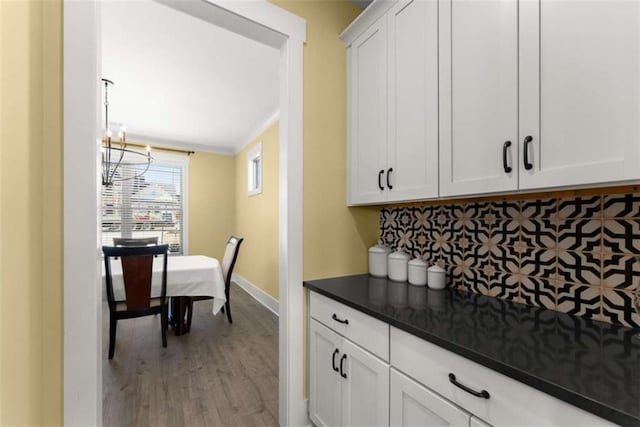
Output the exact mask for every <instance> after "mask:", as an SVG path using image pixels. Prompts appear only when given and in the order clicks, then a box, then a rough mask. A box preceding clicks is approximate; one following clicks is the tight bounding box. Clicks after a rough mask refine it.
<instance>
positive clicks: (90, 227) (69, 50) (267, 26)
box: [63, 0, 308, 425]
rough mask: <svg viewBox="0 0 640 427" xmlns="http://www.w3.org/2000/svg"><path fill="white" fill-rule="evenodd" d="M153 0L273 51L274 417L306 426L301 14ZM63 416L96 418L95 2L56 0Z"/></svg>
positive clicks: (76, 420)
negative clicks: (60, 9)
mask: <svg viewBox="0 0 640 427" xmlns="http://www.w3.org/2000/svg"><path fill="white" fill-rule="evenodd" d="M160 2H161V3H163V4H165V5H167V6H169V7H171V8H174V9H176V10H179V11H181V12H184V13H187V14H189V15H192V16H196V17H198V18H199V19H203V20H205V21H207V22H209V23H211V24H213V25H218V26H220V27H223V28H226V29H228V30H230V31H233V32H236V33H238V34H241V35H243V36H245V37H249V38H251V39H253V40H256V41H259V42H261V43H264V44H266V45H269V46H272V47H276V48H278V49H279V50H280V52H281V59H280V91H279V99H280V102H279V104H280V136H279V164H280V168H279V194H280V201H279V221H278V222H279V268H278V270H279V290H280V292H279V293H280V302H279V317H280V321H279V332H278V335H279V363H278V365H279V380H278V382H279V393H278V394H279V402H280V403H279V422H280V424H281V425H301V424H308V418H307V411H306V405H305V402H304V400H303V390H302V375H301V373H302V370H303V361H302V345H303V344H302V338H303V333H302V332H303V331H302V324H303V322H302V320H303V319H302V304H303V298H302V55H303V43H304V41H305V37H306V24H305V21H304V20H303V19H301V18H299V17H297V16H295V15H293V14H291V13H289V12H286V11H284V10H282V9H280V8H278V7H277V6H275V5H272V4H270V3H268V2H266V1H261V0H256V1H248V2H226V1H213V0H206V1H204V0H203V1H190V2H181V1H167V0H161V1H160ZM63 21H64V165H65V167H64V195H65V196H64V421H65V424H68V425H101V424H102V376H101V366H102V358H103V357H105V356H104V352H103V349H102V345H101V323H102V298H101V290H100V282H101V279H100V277H101V273H100V271H101V270H100V252H99V241H98V233H97V232H96V230H98V227H99V225H98V206H99V204H98V200H99V194H100V193H99V191H100V190H99V185H100V183H99V180H98V175H99V174H98V169H99V168H98V166H99V162H100V151H99V146H100V131H99V129H100V116H101V114H100V113H99V111H100V109H99V108H100V106H99V102H100V93H99V88H100V86H99V85H98V84H97V82H99V81H100V78H101V76H100V74H101V73H100V52H99V46H100V39H99V37H100V31H99V22H100V2H99V1H97V0H89V1H84V2H78V1H74V0H65V2H64V17H63Z"/></svg>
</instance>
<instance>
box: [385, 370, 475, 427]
mask: <svg viewBox="0 0 640 427" xmlns="http://www.w3.org/2000/svg"><path fill="white" fill-rule="evenodd" d="M390 402H391V408H390V416H391V417H390V425H391V426H403V427H404V426H460V427H462V426H464V427H467V426H469V421H470V415H469V414H468V413H467V412H465V411H463V410H462V409H460V408H458V407H457V406H456V405H454V404H453V403H451V402H449V401H448V400H446V399H444V398H442V397H440V396H439V395H437V394H435V393H434V392H432V391H431V390H429V389H428V388H426V387H424V386H422V385H421V384H418V383H417V382H415V381H414V380H412V379H411V378H409V377H407V376H406V375H404V374H402V373H400V372H398V371H396V370H395V369H393V368H391V400H390Z"/></svg>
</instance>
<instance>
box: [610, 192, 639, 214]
mask: <svg viewBox="0 0 640 427" xmlns="http://www.w3.org/2000/svg"><path fill="white" fill-rule="evenodd" d="M602 211H603V215H604V217H605V218H640V194H611V195H607V196H604V198H603V201H602Z"/></svg>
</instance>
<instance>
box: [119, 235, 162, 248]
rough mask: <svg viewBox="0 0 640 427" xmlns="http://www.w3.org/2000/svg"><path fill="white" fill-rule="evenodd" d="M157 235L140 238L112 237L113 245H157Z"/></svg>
mask: <svg viewBox="0 0 640 427" xmlns="http://www.w3.org/2000/svg"><path fill="white" fill-rule="evenodd" d="M157 244H158V237H157V236H156V237H141V238H136V239H132V238H128V237H114V238H113V246H147V245H157Z"/></svg>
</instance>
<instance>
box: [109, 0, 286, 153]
mask: <svg viewBox="0 0 640 427" xmlns="http://www.w3.org/2000/svg"><path fill="white" fill-rule="evenodd" d="M279 56H280V54H279V51H278V50H276V49H274V48H271V47H268V46H266V45H263V44H260V43H258V42H255V41H253V40H250V39H248V38H245V37H242V36H239V35H237V34H234V33H232V32H230V31H228V30H225V29H222V28H220V27H216V26H213V25H211V24H209V23H206V22H204V21H201V20H199V19H197V18H194V17H192V16H189V15H186V14H183V13H181V12H178V11H175V10H173V9H171V8H169V7H167V6H164V5H162V4H159V3H155V2H152V1H148V0H147V1H113V2H103V3H102V76H103V77H104V78H108V79H110V80H113V81H114V82H115V86H111V87H110V88H109V121H110V122H111V123H115V124H124V125H125V126H126V130H127V134H128V138H127V139H128V140H134V139H135V140H138V141H141V142H150V143H156V144H165V145H167V144H168V145H172V146H178V147H189V148H192V149H196V150H207V151H217V152H227V153H236V152H238V151H239V150H240V149H241V148H242V147H243V146H244V145H246V143H247V142H249V139H250V138H251V137H254V136H255V132H256V131H258V130H260V128H261V127H262V126H263V125H264V124H265V122H267V121H269V120H270V119H271V118H272V117H273V116H274V115H276V114H277V111H278V75H279ZM103 117H104V116H103ZM102 120H103V121H104V118H103V119H102ZM113 130H114V131H115V130H116V129H113Z"/></svg>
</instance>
